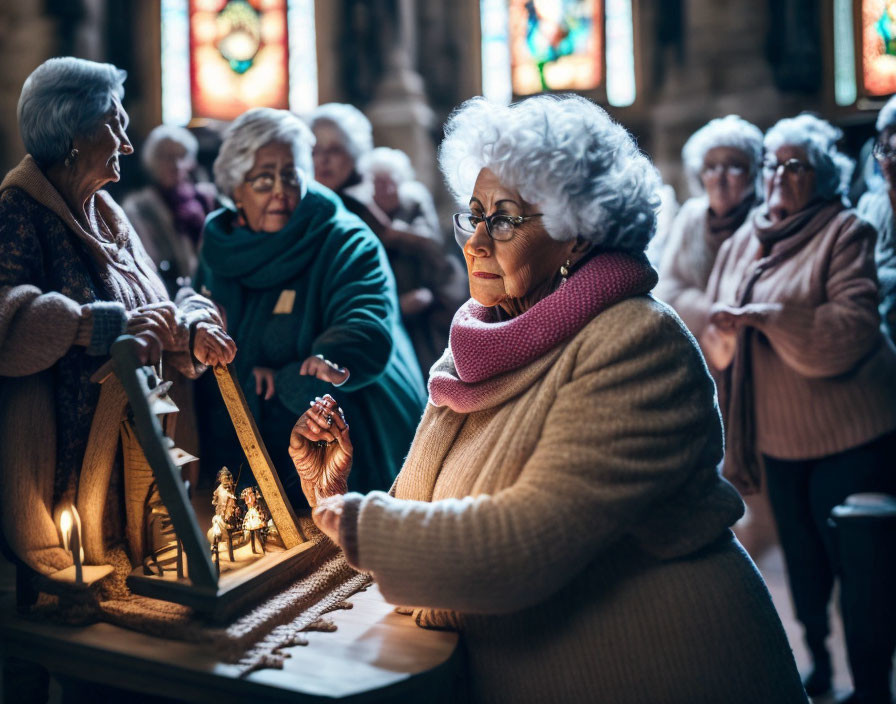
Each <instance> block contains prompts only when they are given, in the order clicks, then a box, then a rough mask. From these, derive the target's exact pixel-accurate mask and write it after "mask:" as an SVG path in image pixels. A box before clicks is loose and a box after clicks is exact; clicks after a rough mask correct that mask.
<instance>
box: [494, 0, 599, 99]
mask: <svg viewBox="0 0 896 704" xmlns="http://www.w3.org/2000/svg"><path fill="white" fill-rule="evenodd" d="M602 18H603V2H601V0H510V6H509V22H510V55H511V72H512V77H513V92H514V93H516V94H518V95H528V94H531V93H539V92H541V91H545V90H592V89H594V88H596V87H597V86H598V85H600V82H601V74H602V66H601V60H602V56H603V26H602Z"/></svg>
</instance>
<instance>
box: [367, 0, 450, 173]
mask: <svg viewBox="0 0 896 704" xmlns="http://www.w3.org/2000/svg"><path fill="white" fill-rule="evenodd" d="M415 17H416V8H415V7H414V3H413V0H399V2H398V4H397V17H396V20H397V22H396V24H397V25H398V32H397V36H396V41H395V42H394V45H393V47H392V48H391V50H390V51H389V54H388V56H387V57H386V70H385V72H384V73H383V77H382V78H381V79H380V82H379V84H378V85H377V88H376V91H375V94H374V98H373V100H372V101H371V102H370V104H369V105H368V106H367V107H366V109H365V113H367V116H368V117H369V118H370V121H371V123H372V124H373V132H374V141H375V142H376V144H378V145H386V146H390V147H394V148H396V149H401V150H402V151H404V152H405V153H406V154H407V155H408V156H409V157H410V159H411V163H412V164H413V165H414V169H415V170H416V172H417V178H418V179H419V180H420V181H422V182H423V183H424V184H426V186H428V187H429V188H430V189H433V188H434V187H435V186H436V183H437V181H438V173H437V169H436V151H435V145H434V144H433V141H432V137H431V136H430V129H431V127H432V126H433V122H434V115H433V111H432V109H431V108H430V107H429V104H428V103H427V100H426V93H425V91H424V87H423V79H422V78H421V76H420V74H419V73H417V71H416V70H415V67H414V56H415V51H414V49H413V47H414V46H415V45H416V38H415V32H416V22H415Z"/></svg>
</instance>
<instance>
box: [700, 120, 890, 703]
mask: <svg viewBox="0 0 896 704" xmlns="http://www.w3.org/2000/svg"><path fill="white" fill-rule="evenodd" d="M840 134H841V133H840V131H839V130H838V129H836V128H834V127H833V126H831V125H830V124H828V123H827V122H824V121H823V120H820V119H818V118H817V117H814V116H812V115H800V116H798V117H795V118H792V119H786V120H781V121H780V122H778V123H777V124H776V125H775V126H774V127H772V129H770V130H769V132H768V133H767V134H766V136H765V152H766V155H765V160H764V162H763V172H764V174H765V189H766V202H765V206H764V207H763V208H762V209H761V210H759V211H757V212H756V213H754V215H753V216H752V218H751V221H750V226H749V227H744V228H742V229H740V230H739V231H738V232H737V233H736V234H735V235H734V236H733V237H732V238H731V239H730V240H729V241H728V242H726V243H725V244H724V245H723V247H722V250H721V252H720V253H719V257H718V260H717V261H716V266H715V269H714V270H713V273H712V277H711V279H710V286H709V291H710V294H711V295H712V297H713V299H714V300H715V301H716V303H715V304H714V305H713V308H712V312H711V315H710V317H709V320H710V324H709V326H708V327H707V329H706V333H705V334H704V340H703V343H704V349H706V350H708V352H707V357H708V359H709V361H710V363H711V364H712V366H713V367H714V368H715V369H716V370H717V372H718V380H719V399H720V404H721V406H722V410H723V413H724V415H725V421H726V429H727V438H726V440H727V455H726V458H725V471H726V475H727V476H729V478H730V479H731V480H732V482H734V483H735V485H737V486H738V488H740V489H741V491H742V492H745V493H748V492H751V491H755V490H756V488H757V486H756V485H757V483H758V481H759V477H760V476H761V475H760V464H764V467H765V476H766V478H767V483H768V493H769V498H770V500H771V505H772V510H773V512H774V515H775V521H776V523H777V527H778V534H779V537H780V540H781V546H782V547H783V549H784V555H785V559H786V562H787V572H788V579H789V582H790V589H791V593H792V595H793V601H794V605H795V609H796V615H797V618H798V619H799V620H800V622H801V623H802V624H803V627H804V629H805V638H806V643H807V645H808V647H809V651H810V653H811V654H812V657H813V665H814V668H813V670H812V671H811V673H810V674H809V675H808V677H807V679H806V681H805V684H806V690H807V691H808V692H809V694H810V695H813V696H814V695H818V694H821V693H823V692H825V691H827V690H829V689H830V686H831V663H830V658H829V655H828V652H827V649H826V647H825V639H826V637H827V635H828V632H829V630H828V618H827V607H828V602H829V600H830V597H831V590H832V587H833V583H834V578H835V576H836V574H837V568H836V564H837V563H836V560H835V558H834V554H833V545H832V536H831V535H830V533H829V530H828V527H827V524H826V522H827V519H828V516H829V515H830V512H831V509H832V508H833V507H834V506H836V505H837V504H839V503H841V502H842V501H843V500H844V499H845V498H846V497H847V496H849V495H850V494H852V493H856V492H867V491H870V492H878V491H880V492H886V493H891V494H892V493H896V473H894V472H893V471H892V458H893V457H894V456H896V432H894V429H896V400H894V399H896V353H894V350H893V347H892V345H891V344H889V343H888V341H887V340H886V339H885V337H884V335H883V333H882V332H881V330H880V318H879V315H878V310H877V302H878V289H877V278H876V275H875V266H874V242H875V236H876V233H875V231H874V228H873V227H871V226H870V225H869V224H868V223H867V222H865V221H864V220H862V219H861V218H859V217H857V216H856V214H855V212H854V211H853V210H850V209H848V208H847V207H846V206H845V205H844V202H843V198H842V194H843V193H844V192H845V190H846V183H847V182H848V178H849V174H850V171H851V170H852V162H851V161H850V160H849V159H847V158H846V157H845V156H843V155H842V154H840V153H839V152H838V151H837V149H836V142H837V140H838V139H839V137H840ZM841 597H842V603H843V614H844V620H845V631H846V640H847V649H848V651H849V653H850V661H851V664H852V674H853V681H854V684H855V687H856V693H857V697H858V698H857V699H856V701H862V702H864V701H869V702H878V701H889V695H888V694H887V692H888V686H889V677H888V670H889V658H884V659H885V660H886V661H887V662H886V663H882V662H875V661H874V660H873V658H865V657H863V653H866V652H869V651H868V648H872V649H877V650H878V652H879V645H880V643H878V642H875V638H876V637H877V636H875V635H874V633H875V631H874V628H873V627H872V626H871V624H868V623H864V622H861V621H859V620H857V619H855V618H854V617H853V615H854V614H856V613H858V612H859V611H860V610H861V608H862V602H863V600H864V601H867V595H856V594H853V593H851V585H850V584H848V583H845V582H844V583H841ZM890 647H892V646H890ZM891 655H892V653H891ZM863 697H867V699H866V698H863Z"/></svg>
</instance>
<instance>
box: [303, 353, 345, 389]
mask: <svg viewBox="0 0 896 704" xmlns="http://www.w3.org/2000/svg"><path fill="white" fill-rule="evenodd" d="M299 374H304V375H306V376H314V377H317V378H318V379H320V380H321V381H327V382H329V383H331V384H334V385H337V386H338V385H339V384H342V383H343V382H345V381H346V380H347V379H348V376H349V371H348V369H346V368H345V367H340V366H339V365H338V364H336V363H335V362H331V361H330V360H329V359H324V356H323V355H321V354H316V355H314V356H313V357H308V358H307V359H306V360H305V361H304V362H302V367H301V369H299Z"/></svg>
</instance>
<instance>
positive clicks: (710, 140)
mask: <svg viewBox="0 0 896 704" xmlns="http://www.w3.org/2000/svg"><path fill="white" fill-rule="evenodd" d="M716 147H730V148H732V149H739V150H740V151H742V152H743V153H744V154H746V155H747V158H748V159H749V161H750V175H751V176H753V177H754V178H756V179H757V184H756V185H757V186H758V185H759V183H758V179H759V175H760V173H761V169H760V168H759V165H760V163H761V162H762V131H761V130H760V129H759V128H758V127H757V126H756V125H754V124H753V123H751V122H747V121H746V120H744V119H743V118H742V117H740V116H738V115H726V116H725V117H718V118H716V119H715V120H710V121H709V122H707V123H706V124H705V125H704V126H703V127H701V128H700V129H699V130H697V131H696V132H694V134H692V135H691V137H690V139H688V141H687V142H685V144H684V147H683V148H682V150H681V159H682V161H683V162H684V169H685V175H686V176H687V179H688V186H690V188H691V191H692V192H693V193H694V194H699V193H703V191H704V190H705V189H704V188H703V181H702V180H701V179H700V172H701V170H702V169H703V159H704V158H705V157H706V153H707V152H708V151H709V150H710V149H715V148H716ZM757 192H761V188H760V189H759V190H757Z"/></svg>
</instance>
